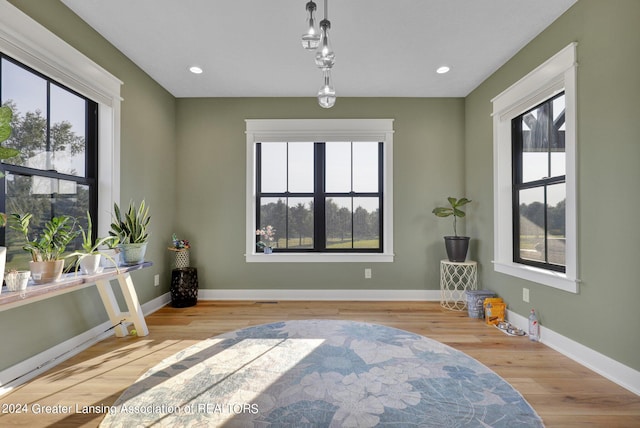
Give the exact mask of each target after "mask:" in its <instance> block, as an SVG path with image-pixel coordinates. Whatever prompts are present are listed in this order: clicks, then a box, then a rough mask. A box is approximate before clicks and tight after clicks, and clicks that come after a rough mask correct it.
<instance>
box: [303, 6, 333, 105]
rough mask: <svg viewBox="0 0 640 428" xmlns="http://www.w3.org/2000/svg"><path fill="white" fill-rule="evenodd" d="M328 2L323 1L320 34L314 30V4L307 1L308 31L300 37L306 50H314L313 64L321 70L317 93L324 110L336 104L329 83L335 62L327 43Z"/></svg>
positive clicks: (328, 26)
mask: <svg viewBox="0 0 640 428" xmlns="http://www.w3.org/2000/svg"><path fill="white" fill-rule="evenodd" d="M328 3H329V2H328V0H324V19H323V20H322V21H320V34H318V33H317V32H316V30H315V28H314V20H313V12H314V11H315V10H316V4H315V3H314V2H313V1H309V2H308V3H307V5H306V10H307V11H308V12H309V19H308V21H307V23H308V27H309V28H308V30H307V32H306V33H305V34H303V35H302V46H303V47H304V48H305V49H307V50H313V49H316V55H315V62H316V65H317V66H318V68H320V70H322V80H323V84H322V86H321V87H320V90H319V91H318V104H320V106H321V107H324V108H331V107H333V105H334V104H335V103H336V91H335V89H334V87H333V84H332V82H331V68H332V67H333V65H334V64H335V62H336V54H335V52H333V48H332V47H331V43H330V42H329V29H330V28H331V21H329V18H328V16H329V12H328V9H329V5H328Z"/></svg>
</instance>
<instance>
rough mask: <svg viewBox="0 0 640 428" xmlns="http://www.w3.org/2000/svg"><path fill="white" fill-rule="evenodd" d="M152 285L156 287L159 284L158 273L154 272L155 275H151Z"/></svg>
mask: <svg viewBox="0 0 640 428" xmlns="http://www.w3.org/2000/svg"><path fill="white" fill-rule="evenodd" d="M153 285H154V286H155V287H157V286H158V285H160V275H159V274H156V275H155V276H154V277H153Z"/></svg>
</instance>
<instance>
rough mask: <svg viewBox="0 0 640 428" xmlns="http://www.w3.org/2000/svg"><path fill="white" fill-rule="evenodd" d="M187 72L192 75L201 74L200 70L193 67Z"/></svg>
mask: <svg viewBox="0 0 640 428" xmlns="http://www.w3.org/2000/svg"><path fill="white" fill-rule="evenodd" d="M189 71H190V72H192V73H193V74H202V69H201V68H200V67H197V66H195V65H194V66H193V67H189Z"/></svg>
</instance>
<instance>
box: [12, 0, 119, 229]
mask: <svg viewBox="0 0 640 428" xmlns="http://www.w3.org/2000/svg"><path fill="white" fill-rule="evenodd" d="M0 51H2V52H3V53H5V54H6V55H8V56H10V57H12V58H14V59H16V60H17V61H20V62H21V63H23V64H25V65H27V66H29V67H31V68H33V69H34V70H37V71H38V72H40V73H42V74H44V75H45V76H47V77H49V78H51V79H53V80H55V81H57V82H59V83H61V84H63V85H65V86H67V87H69V88H70V89H73V90H74V91H76V92H78V93H79V94H81V95H84V96H85V97H87V98H89V99H91V100H93V101H95V102H97V103H98V186H97V190H98V213H99V215H98V233H99V235H100V236H103V235H105V234H107V232H108V231H109V228H110V223H111V212H112V207H113V203H114V202H118V201H119V199H120V103H121V101H122V99H121V98H120V87H121V85H122V81H120V80H119V79H118V78H116V77H114V76H113V75H112V74H110V73H109V72H108V71H106V70H105V69H104V68H102V67H100V66H99V65H98V64H96V63H95V62H93V61H92V60H91V59H89V58H88V57H86V56H85V55H84V54H82V53H81V52H79V51H78V50H76V49H75V48H73V47H72V46H70V45H69V44H67V43H66V42H65V41H64V40H62V39H60V38H59V37H58V36H56V35H55V34H53V33H52V32H50V31H49V30H47V29H46V28H45V27H43V26H42V25H40V24H39V23H38V22H36V21H35V20H33V19H32V18H30V17H29V16H28V15H26V14H25V13H23V12H22V11H21V10H19V9H18V8H16V7H15V6H13V5H11V4H10V3H8V2H7V1H6V0H0Z"/></svg>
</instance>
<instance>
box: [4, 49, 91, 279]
mask: <svg viewBox="0 0 640 428" xmlns="http://www.w3.org/2000/svg"><path fill="white" fill-rule="evenodd" d="M0 98H1V100H2V105H3V106H8V107H10V108H11V110H12V111H13V119H12V123H11V125H12V134H11V138H10V139H9V140H7V141H6V142H5V146H6V147H11V148H15V149H18V150H19V152H20V154H19V155H17V156H15V157H12V158H9V159H5V160H3V164H2V170H3V172H4V175H3V177H2V185H0V210H2V212H6V213H8V214H11V213H18V214H25V213H31V214H33V219H32V224H31V228H32V230H39V229H40V228H41V227H42V225H43V224H44V223H45V222H46V221H48V220H50V219H51V218H52V217H55V216H59V215H68V216H72V217H74V218H77V219H80V218H83V219H85V218H86V213H87V212H90V213H92V217H93V218H97V215H96V212H97V200H98V199H97V103H95V102H93V101H91V100H89V99H88V98H86V97H83V96H81V95H79V94H77V93H75V92H74V91H72V90H70V89H68V88H66V87H64V86H62V85H60V84H58V83H57V82H55V81H53V80H52V79H49V78H47V77H46V76H44V75H42V74H40V73H37V72H36V71H34V70H32V69H30V68H28V67H26V66H24V65H23V64H21V63H19V62H17V61H15V60H13V59H11V58H10V57H8V56H5V55H2V56H1V59H0ZM85 221H86V220H85ZM85 225H86V223H85ZM93 233H94V236H95V233H96V230H94V231H93ZM20 240H21V237H20V236H19V234H18V232H16V231H14V230H12V229H11V228H6V234H5V235H4V236H3V237H0V241H4V242H3V244H5V245H6V246H7V247H8V248H9V251H8V254H7V255H8V260H9V264H8V265H9V266H11V265H16V263H18V264H19V263H20V262H21V259H23V258H24V257H25V256H26V253H24V251H22V250H21V245H20ZM22 261H23V260H22ZM15 267H18V265H16V266H15ZM22 267H24V266H22Z"/></svg>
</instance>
